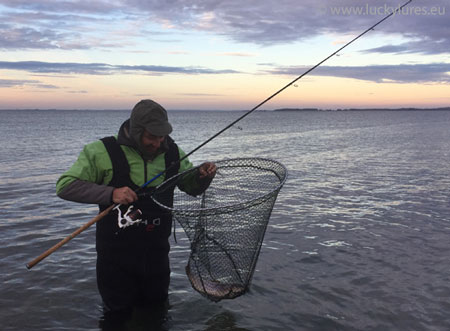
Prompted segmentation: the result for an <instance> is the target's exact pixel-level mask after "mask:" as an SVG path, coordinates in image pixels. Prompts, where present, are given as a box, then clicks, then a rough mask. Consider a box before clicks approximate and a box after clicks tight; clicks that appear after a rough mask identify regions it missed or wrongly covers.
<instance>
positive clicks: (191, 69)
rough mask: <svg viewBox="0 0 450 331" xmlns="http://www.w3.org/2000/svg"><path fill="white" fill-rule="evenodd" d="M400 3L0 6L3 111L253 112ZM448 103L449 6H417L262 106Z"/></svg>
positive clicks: (59, 1)
mask: <svg viewBox="0 0 450 331" xmlns="http://www.w3.org/2000/svg"><path fill="white" fill-rule="evenodd" d="M404 2H405V0H404V1H402V2H398V1H397V0H353V1H351V0H338V1H337V0H320V1H318V0H305V1H300V0H227V1H225V0H223V1H220V0H198V1H190V0H164V1H163V0H147V1H142V0H110V1H107V0H95V1H93V0H90V1H87V0H80V1H76V0H33V1H30V0H0V48H1V54H2V56H1V57H0V98H1V99H0V100H1V101H0V108H3V109H9V108H69V109H72V108H83V109H85V108H88V109H110V108H112V109H129V108H130V107H132V106H133V105H134V104H135V103H136V102H137V101H138V100H140V99H143V98H152V99H154V100H156V101H158V102H160V103H161V104H163V105H164V106H165V107H166V108H168V109H250V108H252V107H253V106H255V105H256V104H258V103H259V102H261V101H262V100H264V99H265V98H266V97H268V96H269V95H271V94H272V93H274V92H276V91H277V90H278V89H280V88H282V87H283V86H284V85H286V84H288V83H289V82H290V81H292V80H293V79H295V78H296V77H297V76H298V75H301V74H302V73H303V72H305V71H306V70H308V69H309V68H310V67H312V66H314V65H315V64H317V63H318V62H320V61H321V60H323V59H324V58H326V57H327V56H328V55H330V54H332V53H333V52H334V51H336V50H337V49H339V48H340V47H342V46H343V45H344V44H345V43H347V42H348V41H350V40H351V39H352V38H354V37H355V36H357V35H358V34H360V33H361V32H363V31H364V30H366V29H367V28H369V27H370V26H371V25H373V24H375V23H376V22H377V21H379V20H380V19H382V18H383V17H384V16H386V15H387V14H389V13H391V12H392V11H393V10H394V9H396V8H398V7H399V6H400V5H402V4H403V3H404ZM411 106H412V107H441V106H450V3H449V2H448V0H414V1H412V2H411V3H410V4H409V5H408V6H407V7H404V8H403V9H402V11H401V12H398V13H396V14H395V15H393V16H392V17H391V18H389V19H388V20H386V21H385V22H383V23H382V24H380V25H379V26H377V27H376V28H375V29H374V30H373V31H370V32H369V33H368V34H366V35H365V36H364V37H362V38H361V39H359V40H357V41H356V42H355V43H353V44H352V45H350V46H349V47H347V48H345V49H344V50H342V51H341V52H340V53H338V55H337V56H334V57H332V58H331V59H330V60H328V61H327V62H326V63H324V64H323V65H322V66H320V67H319V68H318V69H316V70H314V71H313V72H311V73H310V74H308V75H307V76H305V77H304V78H302V79H301V80H300V81H298V82H297V83H296V84H295V86H292V87H289V88H288V89H286V90H285V91H284V92H283V93H281V94H280V95H279V96H277V97H276V98H274V99H273V100H271V101H270V102H269V103H268V104H266V105H264V107H263V108H266V109H273V108H278V107H318V108H343V107H411Z"/></svg>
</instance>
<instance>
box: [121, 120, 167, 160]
mask: <svg viewBox="0 0 450 331" xmlns="http://www.w3.org/2000/svg"><path fill="white" fill-rule="evenodd" d="M143 132H144V130H142V131H141V132H140V135H137V134H136V135H134V136H133V137H132V136H131V135H130V119H127V120H126V121H125V122H123V123H122V125H121V126H120V129H119V134H118V135H117V142H118V143H119V144H120V145H125V146H129V147H132V148H134V149H136V150H137V151H138V152H139V154H141V155H142V157H143V158H144V159H146V160H152V159H154V158H155V156H156V155H158V154H161V153H164V152H166V151H168V150H169V142H170V141H173V140H172V139H171V138H170V137H169V136H166V138H165V139H164V141H163V142H162V143H161V147H160V148H159V150H158V152H157V153H156V155H147V153H146V151H145V150H144V149H141V148H140V136H141V135H142V133H143ZM136 139H138V141H136Z"/></svg>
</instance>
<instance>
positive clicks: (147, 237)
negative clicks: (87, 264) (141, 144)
mask: <svg viewBox="0 0 450 331" xmlns="http://www.w3.org/2000/svg"><path fill="white" fill-rule="evenodd" d="M167 139H168V143H169V150H168V151H167V152H166V153H165V164H166V169H168V168H169V166H170V165H171V164H172V163H173V162H177V161H178V160H179V151H178V147H177V145H176V144H175V143H174V142H173V140H172V139H171V138H170V137H167ZM101 140H102V141H103V144H104V145H105V147H106V150H107V151H108V154H109V157H110V159H111V162H112V168H113V177H112V179H111V181H110V182H109V184H108V185H109V186H113V187H123V186H128V187H130V188H132V189H133V190H136V189H137V188H138V186H137V185H136V184H134V183H133V182H132V181H131V178H130V166H129V164H128V161H127V159H126V156H125V153H124V152H123V150H122V149H121V147H120V145H119V144H118V143H117V141H116V139H115V137H106V138H103V139H101ZM142 162H146V161H145V160H144V159H142ZM145 166H146V164H145ZM178 170H179V166H178V167H177V166H174V167H173V168H171V169H169V170H168V171H167V173H166V178H169V177H171V176H173V175H175V174H177V173H178ZM152 190H153V188H145V189H143V190H141V192H140V193H139V195H138V197H139V199H138V200H137V201H135V202H134V203H133V206H134V210H136V209H139V210H140V211H141V212H142V215H140V216H139V218H140V219H142V221H141V222H138V223H136V224H132V225H130V226H127V227H122V228H121V227H119V223H118V215H119V211H117V210H112V211H111V212H110V213H109V214H108V215H107V216H106V217H104V218H103V219H102V220H100V221H99V222H97V224H96V248H97V283H98V288H99V291H100V294H101V296H102V298H103V301H104V304H105V306H106V307H105V308H107V309H108V310H118V309H122V308H123V307H128V306H130V305H134V304H135V303H136V301H144V302H146V303H148V302H158V301H163V300H165V299H166V298H167V292H168V286H169V276H170V268H169V256H168V253H169V249H170V245H169V240H168V238H169V236H170V234H171V230H172V216H171V214H170V213H167V211H164V210H162V209H161V208H160V207H158V205H156V204H155V203H154V202H153V200H152V199H151V198H150V195H151V192H152ZM158 199H159V200H161V201H165V203H167V204H169V205H171V206H172V205H173V190H171V191H168V192H165V193H164V196H159V197H158ZM107 207H108V206H100V211H102V210H104V209H106V208H107ZM128 208H129V206H122V215H124V214H125V213H126V211H127V209H128Z"/></svg>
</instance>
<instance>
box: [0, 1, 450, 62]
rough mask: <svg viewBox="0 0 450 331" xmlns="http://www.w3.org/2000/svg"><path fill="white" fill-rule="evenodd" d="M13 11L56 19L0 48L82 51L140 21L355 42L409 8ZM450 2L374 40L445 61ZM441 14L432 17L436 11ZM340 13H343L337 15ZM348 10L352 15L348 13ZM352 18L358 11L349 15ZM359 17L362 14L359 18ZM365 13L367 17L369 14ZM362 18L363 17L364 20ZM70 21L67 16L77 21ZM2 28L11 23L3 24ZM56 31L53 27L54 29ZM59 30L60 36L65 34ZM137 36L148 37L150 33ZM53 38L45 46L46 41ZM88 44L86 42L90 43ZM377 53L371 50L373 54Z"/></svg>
mask: <svg viewBox="0 0 450 331" xmlns="http://www.w3.org/2000/svg"><path fill="white" fill-rule="evenodd" d="M0 3H1V4H2V5H3V6H6V7H7V8H10V11H11V13H10V15H13V14H12V13H13V12H14V13H15V12H16V11H17V10H22V11H24V13H25V14H28V15H32V14H33V15H43V16H45V15H47V16H48V17H50V16H52V15H53V18H52V19H50V23H52V26H51V27H49V21H48V20H45V19H43V18H42V19H37V20H28V22H27V25H26V26H24V25H16V24H18V23H17V21H15V20H13V22H12V23H9V24H8V25H10V26H9V29H15V30H16V31H17V32H21V31H20V29H21V28H22V29H23V28H28V29H30V30H29V31H30V32H32V30H34V31H35V33H40V34H41V35H42V36H41V39H40V38H37V37H36V38H29V39H28V38H27V37H28V35H27V33H25V32H26V31H23V30H22V32H23V34H22V38H20V40H21V41H22V42H19V41H17V42H16V43H7V42H6V41H5V40H4V39H0V48H1V47H4V48H6V47H9V48H14V47H16V48H21V47H24V48H26V46H27V41H29V43H30V45H32V47H33V48H46V47H48V48H52V47H56V45H57V46H58V47H66V48H71V47H73V48H80V47H82V46H83V43H79V42H77V40H79V39H82V40H83V41H85V39H86V38H80V36H81V37H85V34H88V32H86V28H89V27H91V25H92V24H93V21H90V20H104V22H103V23H102V22H98V24H99V25H98V30H99V31H105V32H106V31H109V30H108V28H109V26H110V23H111V22H113V21H115V20H120V21H121V22H122V24H123V23H124V21H126V22H134V21H135V20H142V21H150V22H154V23H158V22H167V23H169V24H171V25H173V26H174V27H176V28H178V31H180V30H202V31H207V32H209V33H215V34H218V35H223V36H226V37H227V38H229V39H231V40H234V41H238V42H245V43H253V44H257V45H263V46H268V45H274V44H285V43H292V42H296V41H303V40H308V39H311V38H314V37H317V36H320V35H325V34H330V33H332V34H335V35H337V34H345V35H356V34H358V33H360V32H362V31H363V30H364V29H366V28H368V27H369V26H370V25H372V24H374V23H375V22H377V21H378V20H380V19H381V18H382V17H383V16H385V15H387V14H388V13H389V12H390V11H392V10H393V9H395V8H396V7H398V6H399V5H400V4H402V3H404V1H399V0H383V1H381V0H379V1H373V0H359V1H354V0H340V1H336V0H321V1H317V0H304V1H298V0H259V1H242V0H227V1H223V0H200V1H198V0H171V1H166V0H152V1H142V0H117V1H87V0H84V1H53V0H39V1H29V0H27V1H25V0H3V1H1V2H0ZM447 7H450V5H449V4H448V0H433V1H432V2H430V1H425V0H422V1H420V0H419V1H413V2H412V3H411V4H409V5H408V6H407V7H406V9H405V11H404V12H402V13H400V14H397V15H395V16H394V17H392V18H391V19H390V20H389V21H387V22H385V23H383V24H381V25H380V26H378V27H377V29H376V31H375V33H377V32H378V33H390V34H397V35H399V34H401V35H403V36H404V37H406V38H409V42H408V43H405V44H404V45H402V47H406V48H407V51H408V52H410V53H423V54H443V53H444V54H445V53H449V50H450V24H449V23H448V22H449V18H448V16H449V12H450V8H447ZM433 8H434V9H436V10H435V13H434V14H433V15H430V13H429V12H430V11H431V10H432V9H433ZM336 10H341V11H336ZM343 10H347V12H344V11H343ZM352 10H353V11H352ZM357 10H359V11H360V12H359V13H358V12H357ZM365 10H368V12H364V11H365ZM361 11H362V12H361ZM73 13H75V14H76V15H74V16H73V17H72V19H64V18H63V16H67V15H72V14H73ZM2 21H3V22H9V20H8V17H3V19H2ZM53 23H54V24H53ZM61 27H62V28H61ZM141 29H142V30H141V31H136V34H139V33H140V34H141V35H142V36H144V35H145V36H148V34H146V33H145V31H146V29H147V28H146V27H145V26H143V27H142V28H141ZM71 34H72V35H71ZM46 36H48V38H46ZM87 40H89V39H87ZM99 44H100V46H104V47H109V48H113V47H119V46H120V44H110V43H108V42H107V41H106V40H104V41H102V42H100V43H99V42H98V41H97V43H94V42H92V43H89V42H85V43H84V47H98V45H99ZM390 50H392V53H398V52H399V48H395V47H392V48H388V47H386V48H384V49H373V51H374V52H380V51H382V52H384V53H388V52H389V53H391V52H390ZM370 51H372V50H367V52H370Z"/></svg>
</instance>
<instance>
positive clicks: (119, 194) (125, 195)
mask: <svg viewBox="0 0 450 331" xmlns="http://www.w3.org/2000/svg"><path fill="white" fill-rule="evenodd" d="M137 199H138V196H137V194H136V192H134V191H133V190H132V189H131V188H129V187H128V186H124V187H120V188H115V189H114V191H113V196H112V200H113V202H114V203H120V204H123V205H129V204H130V203H132V202H134V201H136V200H137Z"/></svg>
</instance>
